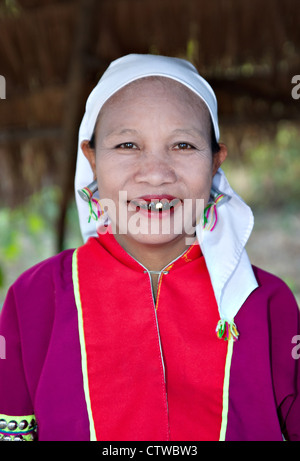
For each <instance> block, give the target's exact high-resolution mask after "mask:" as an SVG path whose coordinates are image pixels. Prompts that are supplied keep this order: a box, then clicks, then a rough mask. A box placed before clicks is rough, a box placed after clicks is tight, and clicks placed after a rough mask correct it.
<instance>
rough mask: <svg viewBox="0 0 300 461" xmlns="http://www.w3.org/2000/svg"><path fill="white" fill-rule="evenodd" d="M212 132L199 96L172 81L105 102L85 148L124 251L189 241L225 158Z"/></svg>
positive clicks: (138, 87) (130, 89)
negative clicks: (92, 140)
mask: <svg viewBox="0 0 300 461" xmlns="http://www.w3.org/2000/svg"><path fill="white" fill-rule="evenodd" d="M210 130H211V125H210V117H209V112H208V110H207V108H206V106H205V105H204V103H203V102H202V101H201V99H200V98H199V97H198V96H196V95H194V94H193V93H192V92H191V91H190V90H188V89H187V88H185V87H184V86H183V85H181V84H179V83H177V82H175V81H173V80H170V79H167V78H146V79H141V80H138V81H136V82H133V83H131V84H129V85H127V86H126V87H124V88H123V89H121V90H120V91H119V92H118V93H116V94H115V95H114V96H112V97H111V98H110V99H109V100H108V101H107V102H106V103H105V104H104V106H103V107H102V109H101V111H100V114H99V117H98V121H97V124H96V129H95V140H96V146H95V150H93V149H90V147H89V145H88V143H87V142H83V144H82V149H83V152H84V153H85V155H86V156H87V158H88V159H89V161H90V164H91V166H92V169H93V171H94V174H95V176H96V178H97V182H98V189H99V196H100V197H101V203H102V206H105V207H106V208H108V214H109V216H110V219H111V222H112V228H113V229H115V232H116V239H117V240H118V241H119V243H121V244H122V246H123V247H124V248H125V249H127V250H130V248H132V245H135V244H136V245H137V244H138V245H141V244H145V245H151V244H152V245H166V244H172V243H174V242H176V243H178V242H180V243H182V248H184V246H185V245H186V244H187V243H190V242H191V237H192V236H193V234H194V230H195V229H194V227H195V224H196V222H197V220H198V219H200V216H202V212H203V207H204V206H205V205H206V204H207V201H208V199H209V195H210V188H211V183H212V178H213V175H214V174H215V172H216V171H217V169H218V168H219V166H220V164H221V163H222V161H223V160H224V159H225V157H226V148H225V146H224V145H221V150H220V152H219V153H217V154H214V155H212V153H211V145H210V140H211V131H210ZM188 238H189V240H187V239H188Z"/></svg>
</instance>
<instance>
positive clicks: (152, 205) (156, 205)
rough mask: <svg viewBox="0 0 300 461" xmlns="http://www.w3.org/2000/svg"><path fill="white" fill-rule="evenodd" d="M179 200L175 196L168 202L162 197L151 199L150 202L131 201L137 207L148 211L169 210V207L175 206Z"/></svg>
mask: <svg viewBox="0 0 300 461" xmlns="http://www.w3.org/2000/svg"><path fill="white" fill-rule="evenodd" d="M179 202H180V200H179V199H178V198H175V199H173V200H171V201H170V202H168V200H167V199H162V200H152V201H151V202H148V203H147V202H144V201H141V202H133V203H134V205H135V207H136V208H137V209H140V208H142V209H144V210H148V211H156V212H159V211H166V210H169V209H170V208H172V207H175V206H176V205H177V203H179Z"/></svg>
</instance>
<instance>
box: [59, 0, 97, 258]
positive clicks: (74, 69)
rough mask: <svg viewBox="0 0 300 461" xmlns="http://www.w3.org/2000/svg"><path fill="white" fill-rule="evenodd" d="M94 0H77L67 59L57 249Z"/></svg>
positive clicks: (70, 176) (71, 180) (62, 236)
mask: <svg viewBox="0 0 300 461" xmlns="http://www.w3.org/2000/svg"><path fill="white" fill-rule="evenodd" d="M95 3H96V2H95V0H78V2H77V24H76V26H75V29H74V41H73V43H74V46H73V52H72V56H71V59H70V68H69V76H68V82H67V90H66V99H65V113H64V121H63V146H64V155H63V158H62V159H61V180H60V182H61V190H62V197H61V201H60V211H59V217H58V222H57V251H62V250H63V249H64V240H65V227H66V214H67V209H68V205H69V203H70V201H71V199H72V197H73V193H74V187H73V184H74V174H75V167H76V157H77V139H78V128H79V120H80V115H81V108H82V90H83V87H84V80H85V64H84V63H85V54H86V51H87V48H88V45H89V40H90V35H89V33H90V29H91V24H92V20H93V16H94V7H95Z"/></svg>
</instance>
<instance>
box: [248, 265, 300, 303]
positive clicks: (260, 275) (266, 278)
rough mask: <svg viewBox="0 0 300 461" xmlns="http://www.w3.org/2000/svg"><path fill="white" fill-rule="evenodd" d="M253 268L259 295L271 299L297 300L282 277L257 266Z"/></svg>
mask: <svg viewBox="0 0 300 461" xmlns="http://www.w3.org/2000/svg"><path fill="white" fill-rule="evenodd" d="M252 268H253V271H254V275H255V277H256V280H257V282H258V285H259V288H258V293H259V294H260V295H266V296H268V297H269V298H270V297H274V296H285V297H288V298H292V299H295V298H294V295H293V293H292V291H291V289H290V288H289V286H288V285H287V284H286V282H284V281H283V280H282V279H281V278H280V277H278V276H277V275H274V274H272V273H270V272H267V271H265V270H263V269H261V268H259V267H256V266H252Z"/></svg>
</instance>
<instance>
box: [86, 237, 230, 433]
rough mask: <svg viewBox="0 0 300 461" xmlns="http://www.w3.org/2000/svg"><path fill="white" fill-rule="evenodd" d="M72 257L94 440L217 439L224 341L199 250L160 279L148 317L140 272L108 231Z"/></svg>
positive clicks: (147, 289)
mask: <svg viewBox="0 0 300 461" xmlns="http://www.w3.org/2000/svg"><path fill="white" fill-rule="evenodd" d="M77 258H78V278H79V289H80V297H81V305H82V321H83V329H84V337H85V350H86V355H87V375H88V381H89V394H90V400H91V410H92V415H93V420H94V425H95V432H96V436H97V439H98V440H218V439H219V435H220V427H221V422H222V398H223V383H224V370H225V361H226V354H227V343H226V342H224V341H221V340H219V339H218V338H217V337H216V335H215V333H214V331H215V327H216V324H217V322H218V320H219V316H218V309H217V305H216V302H215V298H214V294H213V290H212V287H211V284H210V279H209V275H208V272H207V269H206V265H205V261H204V258H203V257H202V256H201V254H200V250H199V246H198V245H195V246H194V247H192V248H191V249H190V250H188V252H186V253H185V254H184V255H183V256H182V257H181V258H179V259H178V260H176V261H175V263H174V264H172V266H171V267H169V268H168V274H166V275H162V276H161V278H160V282H159V289H158V295H157V303H156V309H157V312H156V309H155V306H154V303H153V298H152V291H151V284H150V278H149V274H148V273H147V272H145V270H144V268H143V266H141V265H140V264H139V263H138V262H137V261H135V260H134V259H133V258H131V257H130V256H129V255H128V254H127V253H126V252H125V251H124V250H123V249H122V248H121V247H120V246H119V244H118V243H117V242H116V240H115V238H114V236H113V235H109V234H106V235H102V236H100V238H99V239H90V240H89V242H88V243H87V244H86V245H84V246H83V247H81V248H80V249H79V250H78V256H77ZM156 313H157V317H158V322H157V318H156ZM157 323H158V325H157ZM163 367H165V370H164V369H163ZM164 371H165V378H164Z"/></svg>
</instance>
